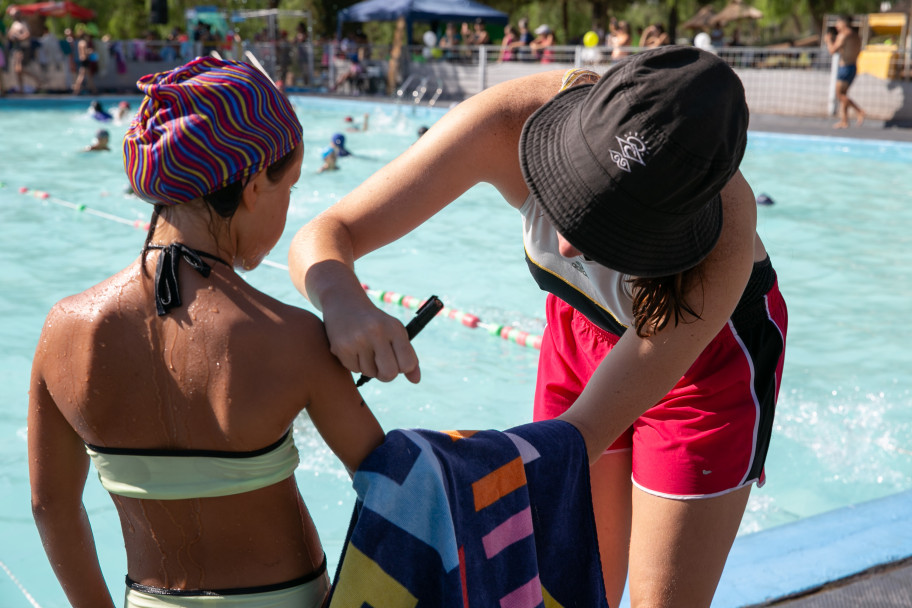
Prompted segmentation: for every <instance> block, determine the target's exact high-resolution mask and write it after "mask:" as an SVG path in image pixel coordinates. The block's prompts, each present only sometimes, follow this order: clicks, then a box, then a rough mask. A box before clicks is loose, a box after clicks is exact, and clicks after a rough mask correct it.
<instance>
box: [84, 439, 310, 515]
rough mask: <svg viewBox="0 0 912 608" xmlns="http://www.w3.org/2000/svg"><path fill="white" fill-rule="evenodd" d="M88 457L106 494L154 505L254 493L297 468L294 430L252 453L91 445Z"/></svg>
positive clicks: (289, 474)
mask: <svg viewBox="0 0 912 608" xmlns="http://www.w3.org/2000/svg"><path fill="white" fill-rule="evenodd" d="M86 451H87V452H88V454H89V456H90V457H91V458H92V462H93V463H94V464H95V469H96V470H97V471H98V478H99V479H100V480H101V485H102V486H103V487H104V488H105V489H106V490H107V491H108V492H110V493H111V494H117V495H119V496H127V497H130V498H145V499H150V500H179V499H187V498H208V497H212V496H230V495H232V494H242V493H244V492H251V491H253V490H258V489H260V488H265V487H266V486H271V485H272V484H274V483H278V482H280V481H282V480H283V479H287V478H288V477H290V476H291V475H293V474H294V471H295V469H296V468H297V467H298V462H299V456H298V450H297V448H296V447H295V444H294V440H293V438H292V434H291V430H290V429H289V431H288V432H287V433H286V434H285V435H284V436H283V437H282V439H280V440H279V441H277V442H276V443H274V444H272V445H270V446H267V447H265V448H262V449H259V450H254V451H250V452H225V451H219V450H155V449H151V450H150V449H125V448H105V447H99V446H94V445H88V444H87V445H86Z"/></svg>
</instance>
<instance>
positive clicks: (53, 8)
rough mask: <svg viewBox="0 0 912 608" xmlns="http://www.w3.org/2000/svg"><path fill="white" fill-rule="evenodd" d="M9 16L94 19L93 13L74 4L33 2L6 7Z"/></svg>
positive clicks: (68, 0)
mask: <svg viewBox="0 0 912 608" xmlns="http://www.w3.org/2000/svg"><path fill="white" fill-rule="evenodd" d="M6 12H7V13H9V15H10V16H13V17H16V16H20V15H21V16H25V17H27V16H29V15H40V16H42V17H73V18H74V19H79V20H82V21H86V20H89V19H92V18H94V17H95V11H93V10H92V9H90V8H86V7H84V6H80V5H78V4H76V3H75V2H70V0H66V1H65V2H35V3H34V4H11V5H10V6H8V7H6Z"/></svg>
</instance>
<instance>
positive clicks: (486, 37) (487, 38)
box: [472, 17, 491, 46]
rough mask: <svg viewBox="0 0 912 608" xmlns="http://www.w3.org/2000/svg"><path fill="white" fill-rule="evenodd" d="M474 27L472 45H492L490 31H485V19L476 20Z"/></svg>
mask: <svg viewBox="0 0 912 608" xmlns="http://www.w3.org/2000/svg"><path fill="white" fill-rule="evenodd" d="M472 27H473V30H472V44H475V45H479V46H480V45H484V44H491V35H490V34H489V33H488V30H487V29H485V22H484V19H482V18H481V17H478V18H477V19H475V24H474V25H473V26H472Z"/></svg>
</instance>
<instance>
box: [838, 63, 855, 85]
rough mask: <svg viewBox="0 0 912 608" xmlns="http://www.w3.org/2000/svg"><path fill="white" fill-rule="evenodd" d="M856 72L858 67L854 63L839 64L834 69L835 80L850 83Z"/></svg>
mask: <svg viewBox="0 0 912 608" xmlns="http://www.w3.org/2000/svg"><path fill="white" fill-rule="evenodd" d="M857 73H858V68H857V67H856V66H854V65H841V66H839V69H838V70H837V71H836V80H841V81H843V82H846V83H848V84H852V81H853V80H855V75H856V74H857Z"/></svg>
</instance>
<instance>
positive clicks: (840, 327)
mask: <svg viewBox="0 0 912 608" xmlns="http://www.w3.org/2000/svg"><path fill="white" fill-rule="evenodd" d="M117 101H119V99H111V100H106V105H107V106H114V105H116V102H117ZM295 103H296V106H297V109H298V111H299V113H300V115H301V118H302V122H303V123H304V126H305V135H306V137H307V139H306V141H305V146H306V151H305V162H304V170H303V177H302V179H301V182H300V183H299V185H298V187H297V189H296V190H295V192H294V193H293V200H292V205H291V208H290V211H289V219H288V226H287V229H286V234H285V235H284V236H283V238H282V240H281V241H280V242H279V244H278V245H277V247H276V248H275V250H274V251H273V253H272V254H271V256H270V258H269V260H270V261H271V262H273V263H274V264H275V265H271V266H270V265H267V266H263V267H261V268H259V269H257V270H255V271H253V272H251V273H248V274H247V275H246V278H247V280H249V281H250V282H251V283H252V284H254V285H256V286H257V287H259V288H261V289H263V290H265V291H268V292H269V293H271V294H273V295H275V296H277V297H279V298H280V299H283V300H285V301H288V302H293V303H296V304H298V305H300V306H304V307H309V305H308V304H307V303H306V301H305V300H304V299H303V298H302V297H301V296H300V295H299V294H298V293H297V292H296V291H295V290H294V288H293V286H292V285H291V282H290V281H289V279H288V276H287V273H286V272H285V271H284V270H282V269H281V268H280V267H279V266H281V265H282V264H285V262H286V259H285V258H286V254H287V250H288V244H289V242H290V239H291V237H292V235H293V234H294V232H295V231H296V229H297V228H298V227H299V226H300V225H301V224H303V223H304V222H306V221H307V220H309V219H310V218H312V217H313V216H314V215H316V214H317V213H318V212H319V211H321V210H322V209H324V208H325V207H327V206H328V205H330V204H331V203H332V202H333V201H335V200H337V199H338V198H339V197H341V196H342V195H344V194H345V193H346V192H348V191H349V190H350V189H351V188H352V187H353V186H354V185H356V184H357V183H359V182H360V181H361V180H363V179H364V178H366V177H367V176H368V175H370V174H371V173H373V172H374V171H376V170H377V169H378V168H380V167H381V166H382V164H383V163H385V162H387V161H388V160H390V159H391V158H393V157H394V156H395V155H397V154H398V153H399V152H401V151H402V150H404V149H405V148H406V147H408V146H409V145H410V144H411V143H412V142H413V141H414V139H415V131H416V129H417V127H418V126H419V125H422V124H431V123H432V122H433V121H434V120H436V118H438V117H439V116H440V115H441V114H442V110H432V109H427V108H417V109H413V108H411V107H408V108H399V107H397V106H394V105H390V104H381V103H371V102H360V103H356V102H348V101H338V100H323V99H309V98H308V99H304V98H296V99H295ZM86 105H87V100H78V101H54V102H42V103H40V104H34V103H31V104H25V103H22V102H19V101H10V100H2V101H0V133H2V134H3V136H2V138H0V151H2V159H3V162H2V163H0V182H2V183H3V184H4V185H3V187H0V268H2V274H0V319H2V321H0V344H2V345H3V349H2V350H0V363H2V365H0V493H2V495H3V496H4V497H5V498H4V500H3V501H0V538H2V539H3V542H2V543H0V565H3V566H5V568H3V569H4V571H5V574H0V605H2V606H4V608H5V607H7V606H9V607H10V608H18V607H20V606H21V607H23V608H25V607H26V606H29V605H31V606H36V605H37V606H41V607H43V608H48V607H52V606H65V605H66V603H65V600H64V597H63V593H62V591H60V589H59V586H58V585H57V583H56V581H55V579H54V577H53V573H52V572H51V569H50V566H49V565H48V563H47V559H46V557H45V556H44V553H43V550H42V548H41V544H40V542H39V540H38V536H37V532H36V531H35V527H34V524H33V522H32V519H31V513H30V509H29V490H28V475H27V460H26V444H25V412H26V403H27V394H26V393H27V390H28V374H29V368H30V361H31V356H32V353H33V351H34V348H35V344H36V341H37V338H38V334H39V331H40V328H41V324H42V322H43V319H44V316H45V314H46V313H47V311H48V309H49V308H50V307H51V306H52V305H53V303H54V302H56V301H57V300H59V299H60V298H62V297H64V296H66V295H69V294H71V293H75V292H78V291H82V290H83V289H85V288H86V287H88V286H89V285H91V284H93V283H95V282H97V281H100V280H101V279H103V278H105V277H106V276H108V275H110V274H112V273H113V272H115V271H117V270H119V269H120V268H122V267H123V266H125V265H126V264H128V263H129V262H130V261H131V260H132V259H133V258H134V257H135V255H137V253H138V251H139V248H140V246H141V243H142V240H143V236H144V233H143V231H142V230H138V229H136V228H134V227H132V226H131V225H130V224H131V223H132V222H134V221H138V222H139V223H142V222H144V221H145V220H146V219H147V218H148V215H149V212H150V208H149V207H148V206H147V205H145V204H144V203H142V202H140V201H138V200H137V199H135V198H133V197H130V196H127V195H125V194H124V189H125V187H126V179H125V178H124V177H123V168H122V165H121V159H120V154H119V152H117V151H115V152H111V153H97V154H87V153H83V152H81V151H80V150H81V149H82V147H84V146H85V145H86V144H88V143H89V142H90V141H91V139H92V137H93V134H94V132H95V131H96V130H97V129H98V128H99V127H100V126H101V125H99V124H98V123H95V122H94V121H92V120H91V119H90V118H88V117H87V116H86V115H85V114H84V112H83V108H84V106H86ZM364 112H368V113H370V129H369V130H368V132H366V133H346V136H347V139H348V147H349V148H350V149H351V150H352V151H353V152H354V153H355V156H354V157H351V158H343V159H341V160H340V166H341V167H342V169H341V170H340V171H338V172H335V173H327V174H319V175H318V174H316V173H315V172H316V170H317V168H318V167H319V165H320V150H321V148H323V147H324V146H325V145H326V144H327V143H328V140H329V138H330V136H331V135H332V133H334V132H336V131H341V130H343V128H344V123H343V121H342V118H343V117H344V116H345V115H347V114H350V115H353V116H355V117H359V116H360V115H361V114H363V113H364ZM106 128H108V129H109V130H110V131H111V133H112V141H118V140H119V139H120V136H122V134H123V132H124V131H125V129H126V126H125V125H116V124H115V125H108V126H107V127H106ZM910 162H912V145H909V144H893V143H883V142H860V141H849V140H842V139H829V138H828V139H809V138H796V137H789V136H779V135H771V134H763V133H751V136H750V142H749V147H748V152H747V156H746V157H745V161H744V164H743V167H742V168H743V172H744V173H745V175H746V176H747V178H748V181H750V183H751V184H752V185H753V187H754V189H755V191H756V192H758V193H760V192H764V193H767V194H768V195H770V196H771V197H772V198H773V199H774V200H775V201H776V204H775V205H773V206H770V207H760V208H759V209H758V213H759V231H760V234H761V237H762V238H763V240H764V242H765V243H766V246H767V248H768V249H769V250H770V252H771V255H772V256H773V262H774V264H775V266H776V268H777V270H778V272H779V275H780V283H781V286H782V291H783V293H784V294H785V296H786V299H787V300H788V304H789V310H790V324H789V330H790V331H789V342H788V351H787V355H786V368H785V377H784V380H783V386H782V393H781V398H780V402H779V410H778V414H777V420H776V429H775V434H774V436H773V443H772V447H771V450H770V456H769V460H768V463H767V478H768V481H767V485H766V486H765V487H764V488H762V489H760V490H755V491H754V492H753V493H752V494H753V495H752V497H751V500H750V503H749V505H748V512H747V513H746V514H745V517H744V521H743V523H742V527H741V533H742V534H748V533H750V532H754V531H758V530H762V529H766V528H769V527H772V526H776V525H780V524H783V523H787V522H791V521H796V520H799V519H801V518H804V517H808V516H810V515H814V514H816V513H820V512H823V511H828V510H831V509H834V508H838V507H841V506H845V505H849V504H855V503H858V502H862V501H865V500H869V499H872V498H877V497H880V496H884V495H888V494H893V493H895V492H898V491H901V490H905V489H909V488H910V487H912V440H910V437H912V413H910V412H912V407H910V406H912V378H910V374H909V373H908V370H909V369H910V368H912V354H910V351H909V349H908V348H907V345H908V344H909V343H910V341H912V335H910V333H912V332H910V330H909V329H908V324H906V323H905V322H904V313H905V312H906V311H908V302H909V301H910V299H912V268H910V266H909V264H908V261H909V254H908V252H909V249H910V247H909V245H910V237H909V236H908V234H909V232H910V230H912V209H910V207H909V206H908V204H907V201H908V200H910V198H912V196H910V195H912V177H910V176H909V172H908V167H909V166H910ZM433 177H434V176H428V179H433ZM20 188H25V189H26V192H25V193H24V194H23V193H20V192H19V190H20ZM36 191H37V192H39V193H40V192H47V193H48V195H49V197H48V198H47V199H45V198H41V195H40V194H39V195H37V196H36V194H35V193H36ZM68 203H71V204H75V205H77V206H78V205H85V209H84V210H83V211H77V210H73V209H72V208H70V207H69V206H67V204H68ZM101 213H103V214H109V215H110V216H111V217H107V216H101V215H99V214H101ZM113 218H119V219H123V220H125V221H126V223H121V222H119V221H117V220H116V219H113ZM519 230H520V224H519V218H518V215H517V214H516V213H515V212H514V211H513V210H512V209H510V208H509V207H508V206H507V205H505V204H504V203H503V202H502V201H501V200H500V199H499V197H498V196H497V194H496V192H495V191H494V190H493V188H491V187H489V186H484V185H482V186H478V187H476V188H474V189H472V190H471V191H470V192H469V193H467V194H466V195H465V196H463V197H462V198H461V199H460V200H459V201H457V202H456V203H455V204H453V205H451V206H450V207H449V208H447V209H446V210H444V211H443V212H441V213H440V214H439V215H438V216H437V217H435V218H433V219H432V220H431V221H430V222H428V224H426V225H425V226H423V227H422V228H421V229H419V230H418V231H416V232H415V233H413V234H411V235H408V236H407V237H405V238H403V239H401V240H400V241H398V242H396V243H394V244H392V245H390V246H388V247H386V248H385V249H383V250H381V251H378V252H375V253H373V254H371V255H370V256H368V257H367V258H365V259H363V260H361V261H359V263H358V271H359V274H360V276H361V279H362V280H363V281H364V282H365V283H367V284H368V285H369V286H370V287H371V288H372V289H377V290H391V291H395V292H399V293H402V294H409V295H414V296H418V297H426V296H428V295H430V294H432V293H434V294H437V295H439V296H440V297H441V298H442V299H443V300H444V302H445V303H446V304H447V305H448V306H450V307H452V308H454V309H458V310H460V311H465V312H469V313H472V314H475V315H477V316H478V317H480V318H481V319H482V320H483V321H485V322H487V323H491V324H497V325H499V324H504V325H512V326H516V327H518V328H520V329H522V330H524V331H528V332H531V333H533V334H537V333H540V332H541V329H542V326H543V319H542V310H543V303H544V295H543V294H542V293H540V292H539V291H538V290H537V288H536V287H535V285H534V283H533V282H532V280H531V279H530V278H529V276H528V273H527V270H526V267H525V262H524V260H523V252H522V245H521V242H520V236H519ZM481 277H483V280H480V278H481ZM381 306H383V307H384V309H385V310H387V311H388V312H390V313H392V314H397V315H399V316H400V317H401V318H402V319H406V318H407V317H408V316H409V315H410V314H411V313H410V312H408V311H406V310H404V309H403V308H400V307H396V306H394V305H387V304H381ZM415 345H416V348H417V349H418V351H419V355H420V356H421V361H422V375H423V379H422V382H421V384H419V385H417V386H415V385H411V384H409V383H408V382H406V381H404V380H399V381H396V382H393V383H390V384H383V383H380V382H376V381H374V382H371V383H369V384H367V385H365V387H364V389H363V394H364V396H365V398H366V400H367V402H368V403H369V404H370V405H371V407H372V408H373V409H374V411H375V412H376V413H377V415H378V417H379V419H380V421H381V423H382V424H383V425H384V427H385V428H388V429H389V428H395V427H426V428H435V429H446V428H464V429H465V428H505V427H508V426H512V425H516V424H520V423H523V422H526V421H527V420H528V419H529V417H530V410H531V406H530V404H531V399H532V393H533V386H534V377H535V365H536V361H537V355H538V352H537V351H536V350H534V349H532V348H525V347H521V346H519V345H517V344H515V343H512V342H509V341H505V340H502V339H499V338H496V337H492V336H490V335H489V334H488V333H487V332H486V331H485V330H483V329H469V328H467V327H464V326H463V325H460V324H459V323H457V322H456V321H453V320H450V319H443V318H440V319H437V320H435V321H434V322H433V323H431V324H430V325H429V326H428V327H427V328H426V329H425V330H424V332H422V334H421V335H420V336H419V337H418V338H417V339H416V341H415ZM137 390H142V387H137ZM296 431H297V434H296V440H297V443H298V446H299V448H300V449H301V454H302V464H301V467H300V469H299V470H298V472H297V479H298V483H299V486H300V487H301V492H302V494H303V495H304V498H305V500H306V502H307V504H308V507H309V508H310V509H311V512H312V514H313V516H314V519H315V521H316V523H317V527H318V529H319V530H320V534H321V537H322V539H323V543H324V546H325V548H326V551H327V555H328V559H329V562H330V568H334V567H335V564H336V562H337V558H338V555H339V551H340V549H341V545H342V541H343V539H344V535H345V530H346V526H347V524H348V520H349V516H350V510H351V506H352V504H353V493H352V491H351V490H350V487H349V484H348V479H347V476H346V474H345V472H344V471H343V469H342V467H341V466H340V465H339V464H338V463H337V462H336V461H335V459H334V457H333V455H332V454H331V453H330V452H329V450H328V449H327V448H326V447H325V446H324V445H323V443H322V441H321V440H320V438H319V436H318V435H317V434H316V432H315V431H314V429H313V427H312V426H311V425H310V424H309V422H308V421H307V420H306V418H305V417H302V418H301V419H300V420H299V421H298V423H297V424H296ZM85 503H86V507H87V509H88V511H89V514H90V517H91V520H92V524H93V529H94V532H95V536H96V539H97V544H98V550H99V554H100V557H101V560H102V567H103V569H104V573H105V576H106V578H107V580H108V582H109V585H110V587H111V589H112V592H113V594H114V596H115V598H117V597H119V596H120V594H121V593H122V590H121V585H122V581H123V575H124V571H125V558H124V554H123V548H122V541H121V537H120V529H119V524H118V522H117V517H116V513H115V510H114V507H113V505H112V503H111V500H110V498H109V497H108V496H107V494H106V493H105V492H103V491H102V490H101V488H100V485H99V484H98V482H97V479H96V478H95V476H94V473H92V474H90V478H89V481H88V487H87V490H86V496H85ZM29 597H30V598H32V599H31V600H30V599H29Z"/></svg>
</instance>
